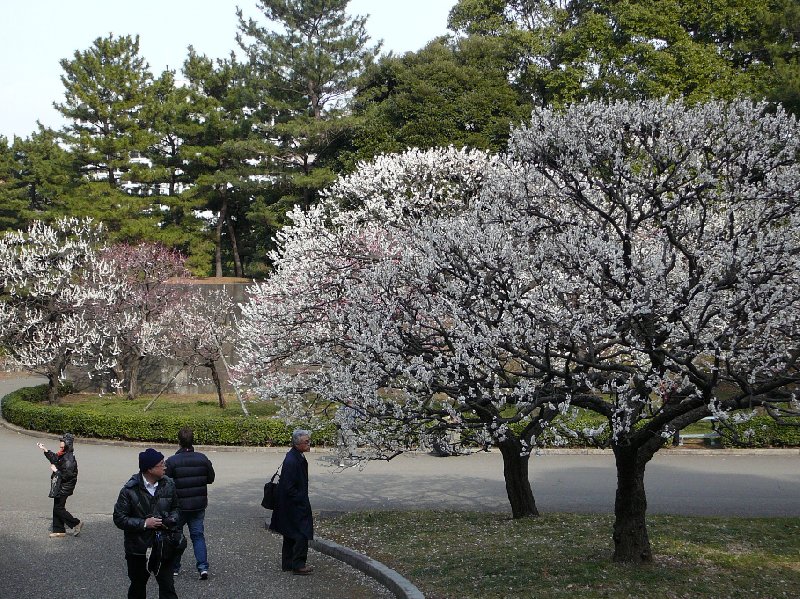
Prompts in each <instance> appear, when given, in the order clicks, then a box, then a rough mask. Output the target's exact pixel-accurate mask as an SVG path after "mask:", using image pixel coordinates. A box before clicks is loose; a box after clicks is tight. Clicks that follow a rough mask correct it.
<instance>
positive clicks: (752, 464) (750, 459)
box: [0, 381, 800, 599]
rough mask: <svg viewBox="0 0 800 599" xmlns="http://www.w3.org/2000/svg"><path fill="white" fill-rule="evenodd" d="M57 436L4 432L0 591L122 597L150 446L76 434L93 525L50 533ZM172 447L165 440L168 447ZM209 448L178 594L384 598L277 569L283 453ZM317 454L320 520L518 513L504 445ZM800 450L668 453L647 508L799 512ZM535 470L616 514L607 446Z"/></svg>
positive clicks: (329, 571) (355, 576)
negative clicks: (203, 519) (193, 542)
mask: <svg viewBox="0 0 800 599" xmlns="http://www.w3.org/2000/svg"><path fill="white" fill-rule="evenodd" d="M9 384H10V383H9V381H0V397H2V395H4V394H5V393H7V392H8V391H10V388H9ZM17 384H18V385H20V386H21V385H22V384H29V383H27V382H25V381H15V386H16V385H17ZM48 437H52V436H48V435H43V434H38V433H27V432H21V431H14V430H12V429H9V428H2V427H0V455H2V456H3V459H2V462H0V480H2V481H3V483H2V485H0V507H2V512H0V551H2V554H3V558H2V559H0V597H6V596H8V597H42V598H44V597H48V596H66V597H94V598H98V599H99V598H102V599H107V598H111V597H122V596H124V589H125V586H126V581H127V579H126V577H125V566H124V560H123V553H122V533H121V532H120V531H119V530H117V529H116V528H115V527H114V525H113V523H112V522H111V516H110V512H111V508H112V506H113V504H114V501H115V500H116V496H117V493H118V491H119V488H120V486H121V485H122V484H123V483H124V482H125V481H126V480H127V478H128V477H129V476H130V474H132V473H133V472H134V471H135V470H136V460H137V454H138V452H139V451H141V447H140V446H138V445H136V444H128V443H124V444H122V443H121V444H110V443H107V442H102V441H90V440H83V439H78V440H77V441H76V450H75V451H76V456H77V459H78V462H79V464H80V478H79V482H78V487H77V491H76V494H75V495H74V496H73V497H72V498H71V499H70V500H69V503H68V507H69V509H70V510H71V511H73V513H74V514H75V515H76V516H78V517H79V518H82V519H85V520H86V522H87V527H86V532H85V533H83V534H82V535H81V536H80V537H78V538H72V537H68V538H66V539H59V540H51V539H49V538H47V535H46V531H47V526H48V524H49V514H50V510H51V500H49V499H48V498H47V489H48V468H47V462H46V461H45V460H44V459H43V458H42V457H41V452H39V451H38V450H37V449H36V441H37V440H39V439H41V438H45V439H47V438H48ZM44 442H45V444H46V445H48V447H50V446H51V445H52V446H55V443H54V442H53V441H48V440H45V441H44ZM174 449H175V447H174V446H164V447H162V448H161V450H162V451H163V452H164V453H165V454H168V453H169V452H172V451H174ZM203 451H205V452H206V453H207V454H208V455H209V457H210V458H211V460H212V461H213V462H214V467H215V469H216V471H217V473H218V474H217V482H216V483H215V484H214V485H212V486H211V487H210V498H209V500H210V506H209V509H208V512H207V532H208V538H209V551H210V558H211V570H212V577H211V580H210V581H208V582H207V583H201V582H200V581H198V580H195V578H194V576H191V575H189V574H186V575H183V576H182V577H180V578H179V580H178V592H179V595H180V596H181V598H182V599H183V598H184V597H198V598H215V599H239V598H247V597H279V596H280V597H283V598H285V597H298V598H300V597H312V596H313V597H324V598H331V599H336V598H338V597H342V598H359V597H386V596H388V595H387V593H386V591H385V589H382V588H381V587H379V586H378V585H376V584H375V583H374V582H373V581H371V580H369V579H366V578H365V577H363V576H362V575H361V574H360V573H358V572H357V571H356V570H354V569H352V568H350V567H348V566H345V565H343V564H341V563H340V562H337V561H336V560H333V559H331V558H328V557H325V556H322V555H320V554H317V553H313V554H312V560H310V561H313V563H314V564H315V565H316V566H317V567H318V570H317V572H316V573H315V574H314V575H313V576H310V577H298V576H288V575H286V574H282V573H281V572H280V569H279V568H278V556H279V553H280V547H279V541H280V539H279V537H275V536H273V535H271V534H269V533H268V532H266V531H265V530H264V527H263V522H264V516H265V515H266V514H267V512H265V511H264V510H263V509H262V508H261V507H260V506H259V501H260V494H261V490H262V487H263V483H264V480H265V479H266V478H267V477H268V476H269V475H271V474H272V473H273V472H274V471H275V468H277V466H278V465H279V464H280V462H281V460H282V457H283V454H284V453H285V449H269V448H268V449H246V448H238V449H236V450H231V449H230V448H206V449H203ZM308 455H309V458H310V459H309V463H310V480H311V503H312V506H313V507H314V511H315V513H316V514H317V516H318V517H325V516H326V515H328V514H332V513H340V512H348V511H355V510H365V509H376V510H385V509H391V510H404V509H415V508H428V509H463V510H483V511H492V512H501V513H508V512H509V508H508V502H507V499H506V495H505V486H504V482H503V474H502V460H501V457H500V455H499V452H491V453H481V454H477V455H473V456H465V457H456V458H435V457H431V456H427V455H417V456H401V457H399V458H397V459H395V460H393V461H392V462H390V463H374V464H370V465H368V466H367V467H366V468H365V469H364V470H363V471H359V470H356V469H353V470H347V471H344V472H338V471H337V469H335V468H334V467H333V456H332V454H331V453H330V452H328V451H327V450H319V451H316V450H315V451H312V453H310V454H308ZM798 458H800V452H798V451H797V450H792V451H783V452H776V451H745V452H737V453H734V452H728V451H723V450H710V451H702V450H701V451H694V452H692V451H674V450H666V451H662V452H660V455H657V457H656V458H655V459H654V460H653V461H652V463H651V464H650V465H649V466H648V470H647V480H646V482H647V491H648V505H649V512H650V513H680V514H688V515H738V516H800V468H798ZM531 478H532V482H533V489H534V494H535V496H536V501H537V505H538V507H539V509H540V511H543V512H552V511H572V512H599V513H611V512H613V500H614V487H615V480H616V474H615V471H614V463H613V456H612V455H611V454H610V452H599V453H593V454H582V453H576V452H568V453H549V452H548V453H545V454H544V455H541V456H535V457H534V458H533V459H532V460H531ZM91 564H96V565H97V566H96V568H92V567H90V565H91ZM62 568H66V569H67V570H68V571H70V572H73V574H72V575H70V576H66V577H62V576H61V575H60V574H58V573H57V572H60V571H61V570H62ZM401 574H402V573H401ZM152 586H153V588H152V589H151V591H152V593H155V585H154V583H153V584H152ZM12 591H13V592H12ZM6 593H8V594H6ZM151 596H152V597H155V594H152V595H151Z"/></svg>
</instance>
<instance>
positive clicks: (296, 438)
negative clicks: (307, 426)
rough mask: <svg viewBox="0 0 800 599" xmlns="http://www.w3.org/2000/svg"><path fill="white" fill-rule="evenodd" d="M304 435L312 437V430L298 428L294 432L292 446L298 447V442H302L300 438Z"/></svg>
mask: <svg viewBox="0 0 800 599" xmlns="http://www.w3.org/2000/svg"><path fill="white" fill-rule="evenodd" d="M303 437H309V438H310V437H311V431H307V430H303V429H302V428H298V429H297V430H295V431H293V432H292V446H293V447H296V446H297V444H298V443H300V439H302V438H303Z"/></svg>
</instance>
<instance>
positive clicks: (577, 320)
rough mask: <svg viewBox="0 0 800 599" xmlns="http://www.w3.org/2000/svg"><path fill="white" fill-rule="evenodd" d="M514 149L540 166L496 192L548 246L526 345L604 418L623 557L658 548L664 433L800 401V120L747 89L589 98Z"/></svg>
mask: <svg viewBox="0 0 800 599" xmlns="http://www.w3.org/2000/svg"><path fill="white" fill-rule="evenodd" d="M510 147H511V149H510V152H511V155H512V156H513V157H514V158H515V159H517V160H518V161H519V162H520V163H522V164H523V167H522V168H523V170H524V171H525V172H526V173H528V175H526V176H525V177H523V178H521V179H518V180H517V181H514V182H511V183H510V185H509V186H508V187H507V188H504V187H502V186H497V187H495V188H494V189H493V190H492V193H490V194H487V195H486V197H485V198H484V201H485V202H487V203H488V204H491V203H492V202H503V201H504V199H505V198H513V200H514V204H515V205H517V206H518V207H519V209H520V218H519V220H518V221H517V223H516V224H515V225H514V226H513V227H508V229H509V230H515V231H516V232H515V233H512V236H518V235H520V234H522V235H524V234H525V233H526V232H527V231H531V232H532V233H533V234H534V235H537V236H538V254H537V255H536V257H535V259H536V260H540V261H541V262H539V271H540V273H539V274H540V275H541V276H540V279H539V281H538V283H539V284H538V286H537V288H536V289H535V290H533V291H532V293H530V294H529V295H528V296H527V298H526V299H527V300H529V302H530V305H529V310H530V317H531V321H532V322H533V323H534V326H532V327H531V328H530V331H529V333H530V334H529V338H528V341H527V343H528V345H527V346H526V347H519V348H515V349H514V350H513V354H514V355H515V356H516V357H517V358H518V359H519V360H520V361H523V362H525V363H526V364H528V365H529V367H530V368H531V369H532V370H534V371H537V372H538V373H539V374H540V375H544V376H545V377H546V378H548V379H550V380H551V381H552V386H553V390H554V391H556V392H559V391H560V392H561V393H563V394H564V396H565V397H567V398H568V399H570V400H571V401H572V403H573V404H576V405H582V406H587V407H590V408H591V409H593V410H595V411H597V412H599V413H600V414H603V415H604V416H605V417H606V418H607V420H608V426H609V429H610V432H611V441H610V444H611V447H612V448H613V451H614V455H615V458H616V466H617V484H618V486H617V493H616V504H615V516H616V520H615V524H614V534H613V537H614V559H615V560H618V561H625V562H646V561H650V560H651V559H652V554H651V549H650V543H649V540H648V536H647V528H646V525H645V513H646V507H647V501H646V494H645V488H644V473H645V467H646V465H647V463H648V462H649V460H650V459H651V458H652V457H653V455H654V454H655V453H656V452H657V451H658V450H659V449H660V448H661V447H663V445H664V443H665V440H666V439H669V438H670V437H671V436H672V435H673V433H674V432H675V431H676V430H680V429H681V428H683V427H685V426H686V425H688V424H690V423H692V422H696V421H697V420H699V419H701V418H703V417H705V416H708V415H715V416H717V417H718V418H719V420H720V423H721V424H722V426H725V425H726V424H727V423H730V422H731V421H736V420H741V419H743V418H747V417H748V415H749V414H751V413H752V411H753V410H754V409H756V408H761V409H763V410H765V411H767V412H768V413H770V414H772V415H773V416H774V417H776V418H783V419H786V418H790V417H792V416H797V415H798V411H797V407H798V406H797V396H796V393H797V384H798V355H800V305H798V303H799V302H800V268H799V267H800V243H799V241H800V233H799V232H800V164H798V150H800V127H799V126H798V123H797V121H796V120H795V119H794V117H791V116H789V115H787V114H786V113H785V112H783V111H782V110H781V109H777V110H774V111H773V110H772V109H771V108H770V107H769V106H768V105H766V104H752V103H749V102H745V101H740V102H735V103H732V104H723V103H709V104H706V105H703V106H696V107H691V108H690V107H687V106H685V105H683V104H682V103H679V102H678V103H672V104H670V103H667V102H666V101H651V102H646V103H642V104H631V103H616V104H611V105H606V104H602V103H591V104H585V105H578V106H575V107H573V108H571V109H569V110H567V111H566V112H564V113H558V112H554V111H548V110H544V111H540V112H537V113H535V114H534V116H533V120H532V123H531V125H530V126H528V127H526V128H523V129H520V130H518V131H516V132H515V133H514V134H513V135H512V140H511V146H510ZM532 191H533V193H532ZM543 199H544V201H543ZM554 199H555V200H556V201H555V203H554V202H553V201H552V200H554ZM543 203H548V204H549V206H551V207H552V209H551V210H549V211H546V212H545V214H542V211H541V206H542V205H543ZM505 206H506V208H507V209H510V208H511V205H510V204H509V203H506V204H505ZM537 222H548V223H549V224H550V227H549V229H548V230H547V232H546V234H544V235H541V234H539V231H540V229H537V224H536V223H537ZM562 405H564V404H563V403H562Z"/></svg>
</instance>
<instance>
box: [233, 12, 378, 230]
mask: <svg viewBox="0 0 800 599" xmlns="http://www.w3.org/2000/svg"><path fill="white" fill-rule="evenodd" d="M348 3H349V0H260V1H259V2H258V3H257V5H258V8H259V10H260V11H261V12H262V14H263V16H264V18H265V19H266V21H267V23H268V24H267V25H266V26H265V25H261V24H259V23H258V22H256V21H255V20H254V19H252V18H251V19H245V18H244V16H243V14H242V11H241V10H240V11H238V13H237V14H238V15H239V35H238V36H237V39H238V42H239V45H240V46H241V47H242V49H244V50H245V51H246V53H247V56H248V57H249V60H250V64H251V67H252V69H253V72H254V73H256V74H257V76H258V77H259V83H260V86H261V93H262V97H261V106H262V109H264V108H266V109H267V113H268V120H266V119H265V120H264V122H263V125H262V128H263V134H264V135H265V136H266V138H267V139H268V140H269V141H270V142H271V143H272V144H274V147H275V153H274V155H273V156H271V157H270V160H269V163H268V172H269V176H270V178H271V180H272V190H271V192H270V194H269V195H268V196H266V197H264V198H263V199H262V200H261V201H260V202H259V203H258V204H257V205H256V206H255V207H254V208H253V211H252V212H251V214H250V217H251V219H254V220H256V221H260V222H262V223H267V224H268V225H271V226H279V225H281V224H283V222H284V214H285V213H286V211H287V210H288V209H289V208H291V206H292V205H294V204H301V205H303V206H308V205H310V204H312V203H313V202H314V201H315V200H316V197H317V191H318V190H319V189H321V188H323V187H325V186H326V185H327V184H329V183H331V182H332V181H333V180H334V179H335V176H336V174H335V173H334V172H333V170H332V168H331V163H332V162H333V160H332V156H331V154H332V152H331V151H330V150H331V148H332V147H334V146H335V144H336V143H337V140H338V139H340V138H341V136H342V134H343V132H344V131H345V130H346V129H347V128H348V127H349V126H350V124H351V121H350V119H349V117H348V116H347V114H348V113H347V110H346V107H347V101H348V99H349V97H350V95H351V94H352V92H353V91H354V89H355V82H356V80H357V78H358V77H359V76H360V75H361V74H362V73H363V71H364V69H365V68H366V67H367V66H368V65H369V64H371V62H372V61H373V59H374V57H375V56H376V55H377V53H378V51H379V48H380V44H378V45H376V46H368V41H369V36H368V35H367V32H366V27H365V23H366V17H362V16H357V17H350V16H349V15H348V14H347V13H346V12H345V9H346V8H347V5H348Z"/></svg>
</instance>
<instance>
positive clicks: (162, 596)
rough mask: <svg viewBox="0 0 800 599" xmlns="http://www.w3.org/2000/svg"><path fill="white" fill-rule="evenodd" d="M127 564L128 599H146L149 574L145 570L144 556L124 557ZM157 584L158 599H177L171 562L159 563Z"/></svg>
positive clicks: (145, 559)
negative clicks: (129, 583)
mask: <svg viewBox="0 0 800 599" xmlns="http://www.w3.org/2000/svg"><path fill="white" fill-rule="evenodd" d="M125 561H127V562H128V578H129V579H130V581H131V586H129V587H128V599H147V581H148V580H149V579H150V572H148V570H147V557H146V556H144V555H126V556H125ZM156 582H158V599H178V596H177V595H176V594H175V578H174V576H173V575H172V560H169V561H165V562H161V569H160V570H159V572H158V574H157V575H156Z"/></svg>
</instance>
